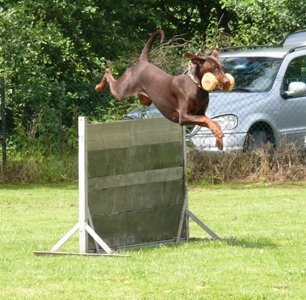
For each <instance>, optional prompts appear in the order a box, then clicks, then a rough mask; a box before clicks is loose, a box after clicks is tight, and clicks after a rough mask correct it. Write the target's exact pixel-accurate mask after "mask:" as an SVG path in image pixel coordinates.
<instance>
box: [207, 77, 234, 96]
mask: <svg viewBox="0 0 306 300" xmlns="http://www.w3.org/2000/svg"><path fill="white" fill-rule="evenodd" d="M225 76H226V77H227V78H228V80H229V83H225V84H221V83H220V82H219V81H218V80H217V78H216V77H215V75H213V74H212V73H205V74H204V76H203V77H202V80H201V85H202V88H203V89H204V90H205V91H207V92H211V91H212V90H214V89H215V88H216V87H219V86H221V87H223V88H221V90H223V91H226V92H230V91H231V90H232V89H233V88H234V86H235V79H234V77H233V76H232V75H231V74H229V73H226V74H225Z"/></svg>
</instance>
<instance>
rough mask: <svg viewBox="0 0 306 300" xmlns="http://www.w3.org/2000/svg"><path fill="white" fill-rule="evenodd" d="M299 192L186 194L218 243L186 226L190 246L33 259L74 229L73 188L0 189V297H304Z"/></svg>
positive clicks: (305, 255)
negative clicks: (35, 252)
mask: <svg viewBox="0 0 306 300" xmlns="http://www.w3.org/2000/svg"><path fill="white" fill-rule="evenodd" d="M305 188H306V185H305V184H292V185H288V184H287V185H285V186H273V185H265V184H260V185H255V184H249V185H241V184H231V185H220V186H206V187H200V186H197V187H192V188H190V192H189V208H190V210H191V211H192V212H193V213H194V214H195V215H196V216H197V217H198V218H200V219H201V220H202V221H203V222H204V223H205V224H206V225H208V226H209V227H210V228H211V229H212V230H213V231H215V232H216V233H217V234H218V235H219V236H220V237H222V238H223V240H221V241H209V240H208V239H204V240H203V239H202V238H207V234H205V232H204V231H203V230H202V229H201V228H200V227H199V226H197V225H196V224H195V223H194V222H190V236H191V238H192V240H191V241H190V242H189V243H182V244H179V245H167V246H158V247H154V248H144V249H135V250H130V251H128V252H125V254H129V255H130V257H128V258H123V257H82V256H56V257H52V256H44V257H37V256H34V255H33V251H34V250H40V251H46V250H50V248H51V247H52V246H53V245H54V244H55V243H56V242H57V241H58V240H59V239H60V238H61V237H62V236H63V235H64V234H66V232H67V231H68V230H69V229H71V227H72V226H73V225H74V224H75V223H76V222H77V219H78V191H77V185H76V184H67V183H65V184H57V185H44V186H43V185H0V213H1V225H0V226H1V248H0V249H1V250H0V251H1V253H0V264H1V269H0V272H1V274H0V275H1V276H0V280H1V288H0V299H9V300H11V299H74V300H75V299H222V300H223V299H305V297H306V296H305V291H306V189H305ZM157 222H158V220H157ZM60 250H62V251H75V252H77V251H78V239H77V235H76V236H75V237H73V238H72V239H70V240H69V242H67V244H65V245H64V246H63V247H62V248H61V249H60Z"/></svg>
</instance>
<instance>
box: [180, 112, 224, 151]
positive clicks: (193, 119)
mask: <svg viewBox="0 0 306 300" xmlns="http://www.w3.org/2000/svg"><path fill="white" fill-rule="evenodd" d="M179 124H180V125H181V126H183V125H199V126H202V127H207V128H209V129H210V130H211V132H212V133H213V134H214V136H215V137H216V146H217V147H218V149H219V150H222V149H223V137H224V134H223V132H222V130H221V126H220V125H219V124H218V123H217V122H215V121H213V120H211V119H210V118H209V117H207V116H197V115H180V120H179Z"/></svg>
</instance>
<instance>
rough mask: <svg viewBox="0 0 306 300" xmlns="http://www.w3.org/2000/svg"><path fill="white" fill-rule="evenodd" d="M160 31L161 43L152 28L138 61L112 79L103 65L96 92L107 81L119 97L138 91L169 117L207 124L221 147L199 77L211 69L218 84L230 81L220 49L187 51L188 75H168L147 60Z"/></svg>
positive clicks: (144, 100)
mask: <svg viewBox="0 0 306 300" xmlns="http://www.w3.org/2000/svg"><path fill="white" fill-rule="evenodd" d="M158 34H160V35H161V43H162V42H163V40H164V32H163V31H162V30H157V31H155V32H154V33H153V34H152V35H151V37H150V38H149V40H148V41H147V43H146V45H145V47H144V49H143V51H142V53H141V55H140V61H139V63H138V64H137V65H136V66H134V67H131V68H128V69H127V70H126V71H125V72H124V74H123V75H122V76H121V77H120V78H119V79H118V80H116V79H114V77H113V76H112V74H111V71H110V69H106V72H105V75H104V77H103V78H102V80H101V82H100V83H99V84H98V85H97V86H96V88H95V90H96V91H97V92H102V91H104V90H105V88H106V86H107V84H109V85H110V91H111V94H112V95H113V96H114V97H115V98H116V99H118V100H119V101H121V100H124V99H125V98H127V97H129V96H132V95H135V94H137V95H138V97H139V99H140V103H141V104H143V105H147V106H149V105H150V104H151V103H152V102H153V103H154V104H155V106H156V107H157V109H158V110H159V111H160V112H161V113H162V114H163V115H164V116H165V117H166V118H167V119H169V120H170V121H172V122H175V123H179V124H180V125H181V126H183V125H199V126H204V127H207V128H209V129H210V130H211V131H212V133H213V134H214V135H215V137H216V145H217V147H218V148H219V149H220V150H222V149H223V141H222V138H223V136H224V134H223V132H222V130H221V127H220V125H219V124H218V123H216V122H214V121H212V120H211V119H210V118H209V117H207V116H205V112H206V109H207V107H208V103H209V96H208V92H207V91H206V90H204V89H203V88H202V86H201V80H202V77H203V75H204V74H205V73H207V72H210V73H212V74H213V75H214V76H215V78H216V79H217V81H218V82H219V84H221V85H224V86H225V85H228V84H230V81H229V79H228V78H227V77H226V76H225V74H224V72H223V68H222V65H221V63H220V62H219V61H218V57H219V54H220V51H219V49H215V50H214V51H213V53H212V55H211V56H205V57H198V56H196V55H194V54H190V53H186V54H185V57H187V58H189V59H190V60H191V62H192V63H193V66H192V67H191V68H190V69H189V72H188V75H189V76H186V75H178V76H171V75H169V74H167V73H165V72H164V71H162V70H161V69H159V68H157V67H156V66H155V65H153V64H151V63H149V62H148V54H149V51H150V49H151V47H152V44H153V42H154V40H155V38H156V36H157V35H158Z"/></svg>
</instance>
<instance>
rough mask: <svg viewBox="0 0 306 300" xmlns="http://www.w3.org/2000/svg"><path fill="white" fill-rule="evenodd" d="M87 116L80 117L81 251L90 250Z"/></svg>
mask: <svg viewBox="0 0 306 300" xmlns="http://www.w3.org/2000/svg"><path fill="white" fill-rule="evenodd" d="M86 125H87V118H86V117H79V251H80V253H87V252H88V233H87V230H86V224H87V222H88V210H87V207H88V198H87V194H88V193H87V188H88V183H87V143H86V140H87V130H86Z"/></svg>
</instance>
